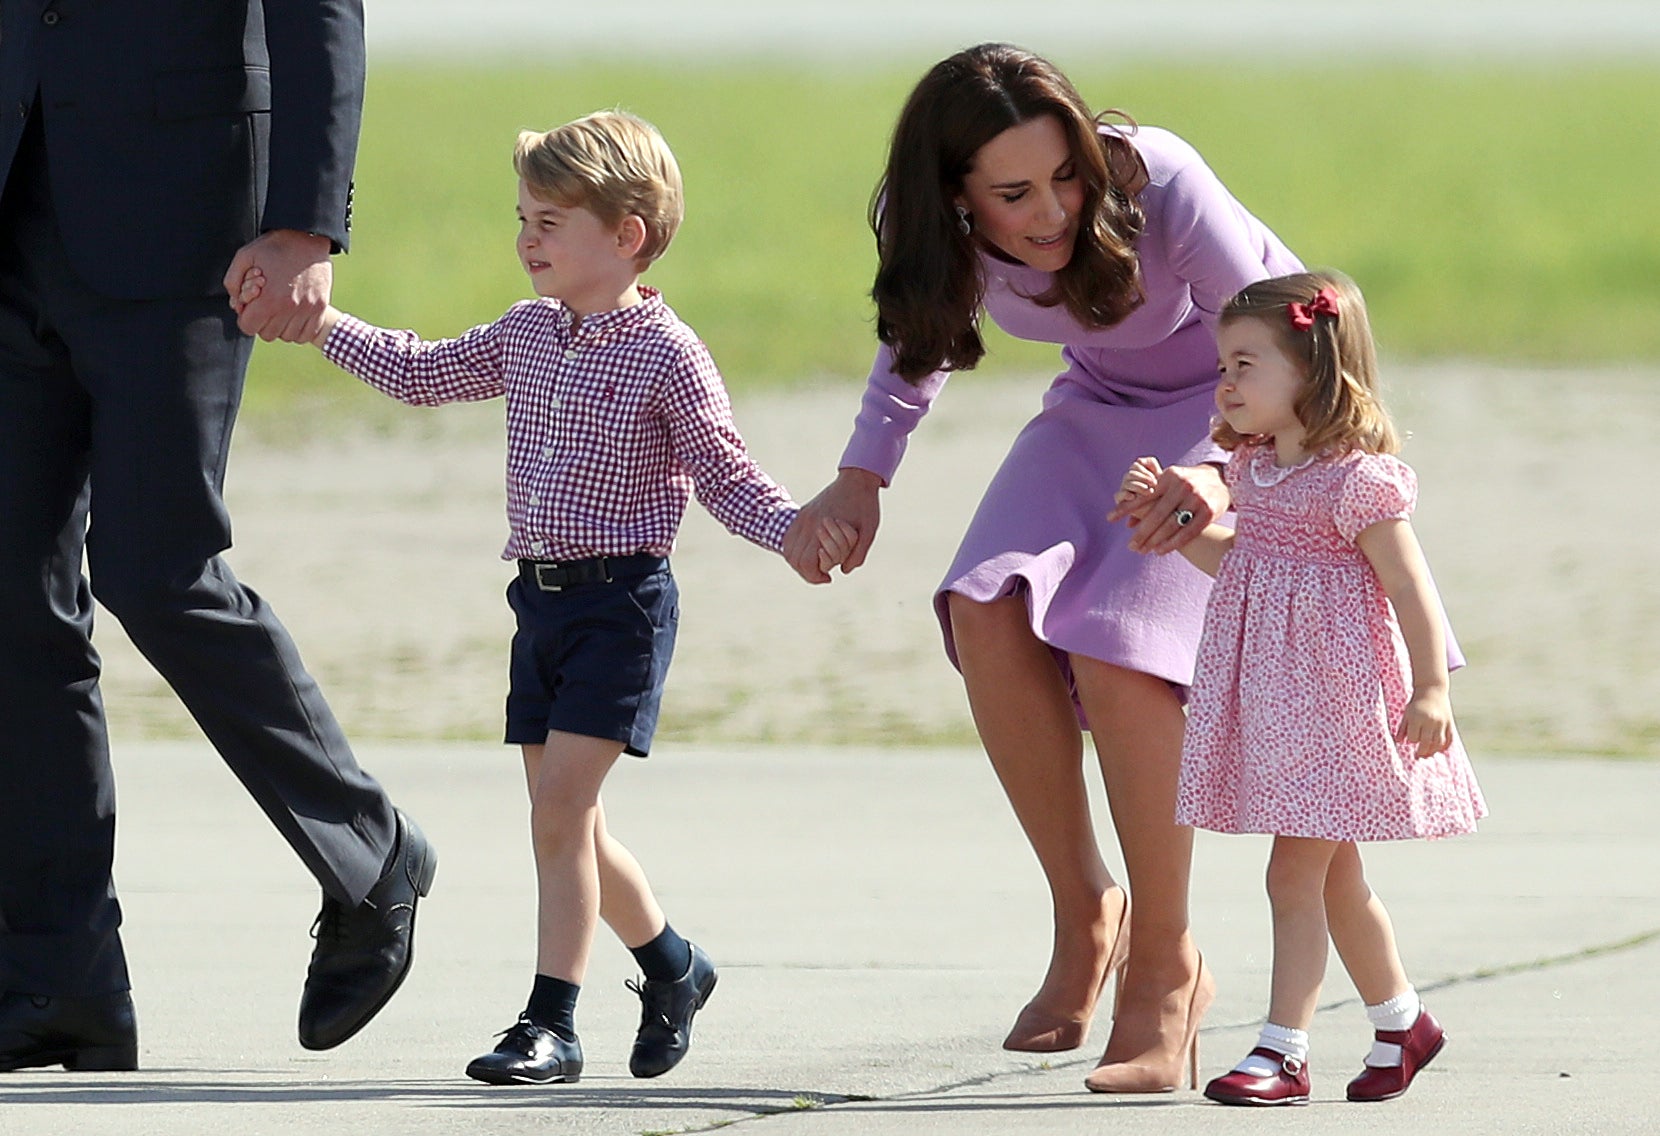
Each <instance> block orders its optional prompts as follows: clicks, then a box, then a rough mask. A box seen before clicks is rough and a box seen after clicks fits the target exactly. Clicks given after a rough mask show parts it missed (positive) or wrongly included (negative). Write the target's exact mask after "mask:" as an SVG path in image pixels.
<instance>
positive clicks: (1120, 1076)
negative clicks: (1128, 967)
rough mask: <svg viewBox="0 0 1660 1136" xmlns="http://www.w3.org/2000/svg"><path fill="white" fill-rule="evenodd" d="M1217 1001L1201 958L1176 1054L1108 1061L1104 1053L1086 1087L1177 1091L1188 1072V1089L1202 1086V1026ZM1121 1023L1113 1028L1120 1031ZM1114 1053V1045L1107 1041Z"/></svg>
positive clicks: (1117, 1090)
mask: <svg viewBox="0 0 1660 1136" xmlns="http://www.w3.org/2000/svg"><path fill="white" fill-rule="evenodd" d="M1215 998H1216V980H1215V979H1213V978H1212V977H1211V974H1210V969H1209V968H1208V967H1206V966H1205V959H1204V956H1203V955H1200V956H1199V968H1198V971H1197V972H1196V973H1195V974H1194V976H1193V985H1192V986H1191V987H1189V988H1188V991H1187V1014H1186V1021H1185V1022H1184V1024H1183V1030H1182V1040H1181V1043H1180V1045H1179V1046H1178V1047H1177V1048H1176V1050H1175V1052H1173V1053H1169V1054H1162V1053H1159V1052H1157V1051H1151V1052H1148V1053H1145V1054H1142V1055H1141V1056H1140V1057H1137V1058H1135V1059H1132V1060H1129V1061H1109V1060H1108V1059H1107V1057H1106V1054H1102V1056H1101V1063H1100V1064H1099V1065H1097V1066H1096V1067H1095V1069H1094V1070H1093V1071H1092V1072H1091V1073H1090V1074H1089V1076H1087V1077H1085V1078H1084V1087H1085V1088H1087V1089H1089V1091H1090V1092H1092V1093H1168V1092H1174V1091H1175V1089H1176V1088H1177V1087H1178V1086H1179V1085H1180V1084H1181V1082H1182V1079H1183V1078H1182V1073H1183V1072H1184V1066H1185V1072H1186V1073H1187V1078H1186V1079H1187V1087H1188V1088H1190V1089H1197V1088H1198V1087H1199V1023H1200V1022H1201V1021H1203V1020H1204V1017H1205V1011H1206V1010H1208V1009H1210V1004H1211V1002H1212V1001H1214V1000H1215ZM1117 1028H1118V1023H1117V1022H1116V1021H1115V1022H1114V1025H1113V1029H1114V1032H1116V1031H1117ZM1107 1051H1108V1052H1109V1053H1110V1052H1111V1051H1112V1042H1111V1041H1110V1040H1109V1041H1108V1042H1107Z"/></svg>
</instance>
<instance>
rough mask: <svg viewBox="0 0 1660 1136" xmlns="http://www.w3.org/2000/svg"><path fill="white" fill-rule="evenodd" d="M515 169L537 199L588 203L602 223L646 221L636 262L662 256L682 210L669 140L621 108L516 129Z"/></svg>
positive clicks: (681, 190)
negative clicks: (539, 128) (626, 219)
mask: <svg viewBox="0 0 1660 1136" xmlns="http://www.w3.org/2000/svg"><path fill="white" fill-rule="evenodd" d="M513 169H514V170H515V171H516V172H517V173H518V175H519V176H520V177H521V178H523V179H524V180H525V184H526V185H527V186H529V187H530V192H531V194H532V195H534V196H535V197H536V198H538V199H539V200H542V201H547V202H551V203H552V204H554V205H562V206H564V207H565V208H567V209H572V208H581V209H587V210H589V211H590V212H592V213H593V214H594V215H595V216H597V217H598V218H599V219H600V220H601V221H603V222H605V223H606V224H607V225H616V224H619V223H620V222H621V221H622V219H623V218H624V217H629V216H633V217H638V218H639V219H640V220H641V222H642V223H644V225H645V228H646V239H645V244H643V245H642V246H641V247H640V255H639V258H638V259H637V261H636V263H637V264H638V265H639V267H641V268H644V267H645V266H646V265H648V264H650V263H651V262H652V261H654V260H656V259H657V258H658V257H660V256H662V255H663V253H664V252H665V251H666V250H667V249H668V247H669V242H670V241H671V240H673V239H674V234H675V231H676V230H678V229H679V228H680V221H681V218H683V217H684V216H685V212H686V206H685V189H684V187H683V186H682V184H681V180H680V166H679V164H678V163H676V162H675V160H674V154H673V153H672V152H671V151H670V150H669V146H668V143H667V142H664V141H663V136H662V135H661V134H659V133H658V132H657V128H656V127H655V126H653V125H651V123H649V122H647V121H645V120H644V119H642V118H637V117H635V116H634V115H632V114H629V113H628V112H626V111H619V110H602V111H596V112H595V113H593V114H590V115H586V116H584V117H582V118H579V119H577V120H576V121H575V122H567V123H566V124H565V125H564V126H556V127H554V128H553V129H552V130H549V131H547V132H546V133H538V132H537V131H534V130H525V131H521V132H520V133H519V142H518V145H517V146H515V147H514V149H513Z"/></svg>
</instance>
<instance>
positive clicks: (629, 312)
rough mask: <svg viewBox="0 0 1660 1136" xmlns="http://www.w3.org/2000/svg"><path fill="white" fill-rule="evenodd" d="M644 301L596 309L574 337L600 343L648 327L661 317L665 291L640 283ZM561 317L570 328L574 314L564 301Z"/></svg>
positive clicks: (560, 312) (560, 311) (583, 322)
mask: <svg viewBox="0 0 1660 1136" xmlns="http://www.w3.org/2000/svg"><path fill="white" fill-rule="evenodd" d="M638 287H639V289H640V302H639V303H638V304H634V305H632V306H630V307H626V308H614V309H612V310H611V311H608V312H595V313H594V314H593V315H591V316H585V317H583V320H582V324H581V326H580V327H578V328H577V329H576V332H575V335H574V338H576V339H578V340H581V341H584V342H590V343H592V342H598V341H600V340H602V339H611V338H614V337H616V336H619V335H627V334H629V333H630V332H632V331H634V330H635V329H637V328H640V327H644V326H645V325H646V324H647V323H650V322H652V321H654V320H656V319H657V318H658V316H659V315H660V313H661V312H662V311H663V309H664V307H665V305H664V303H663V293H661V292H659V291H658V290H657V289H656V288H653V287H651V286H649V285H646V284H641V285H639V286H638ZM559 315H560V319H561V320H562V321H563V324H564V327H565V330H566V331H567V332H569V331H570V327H571V322H572V317H571V312H570V309H569V308H567V307H565V306H564V305H563V304H561V305H560V308H559Z"/></svg>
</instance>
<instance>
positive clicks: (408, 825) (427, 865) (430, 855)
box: [398, 812, 438, 899]
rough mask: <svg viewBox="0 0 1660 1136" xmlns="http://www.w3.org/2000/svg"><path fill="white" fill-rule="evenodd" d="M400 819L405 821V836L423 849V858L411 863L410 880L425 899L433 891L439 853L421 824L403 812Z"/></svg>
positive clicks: (399, 815) (417, 892)
mask: <svg viewBox="0 0 1660 1136" xmlns="http://www.w3.org/2000/svg"><path fill="white" fill-rule="evenodd" d="M398 819H400V820H401V821H402V822H403V827H404V838H405V839H406V840H409V841H411V842H412V843H413V844H415V845H416V846H417V847H419V848H420V850H421V858H420V859H419V860H417V861H416V862H415V863H413V864H411V865H409V882H410V883H411V884H412V885H414V888H415V893H416V894H417V895H419V896H420V897H421V898H422V899H425V898H426V897H427V895H428V893H430V892H431V891H432V880H433V877H434V876H436V875H437V874H438V853H437V852H435V851H433V848H432V845H431V844H430V843H428V842H427V838H426V834H425V833H423V832H422V831H421V829H420V826H419V825H417V824H416V823H415V822H414V821H412V820H410V819H409V818H408V817H406V816H404V815H403V813H401V812H400V813H399V814H398Z"/></svg>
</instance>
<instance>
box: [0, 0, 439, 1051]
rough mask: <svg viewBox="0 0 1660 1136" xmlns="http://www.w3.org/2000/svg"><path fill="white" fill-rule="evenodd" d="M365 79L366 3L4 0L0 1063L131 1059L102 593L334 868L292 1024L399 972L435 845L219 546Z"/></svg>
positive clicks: (298, 308) (355, 1012)
mask: <svg viewBox="0 0 1660 1136" xmlns="http://www.w3.org/2000/svg"><path fill="white" fill-rule="evenodd" d="M363 69H364V60H363V13H362V6H361V2H360V0H265V3H263V4H262V2H261V0H149V2H148V3H144V4H134V3H130V2H129V0H0V1071H4V1070H9V1069H20V1068H25V1067H29V1066H42V1065H59V1064H61V1065H63V1066H65V1067H66V1068H69V1069H77V1068H79V1069H131V1068H135V1067H136V1064H137V1030H136V1026H135V1024H134V1017H133V1009H132V1001H131V998H130V995H129V993H128V990H129V983H128V976H127V968H126V962H125V958H124V956H123V954H122V948H121V940H120V935H119V930H118V928H119V926H120V923H121V910H120V907H119V905H118V903H117V901H116V897H115V890H114V886H113V884H112V881H111V873H110V868H111V861H112V858H113V855H114V835H115V800H114V782H113V779H112V776H111V771H110V764H109V749H108V739H107V736H106V732H105V726H104V716H103V706H102V702H101V699H100V695H99V690H98V674H99V659H98V654H97V652H96V651H95V650H94V649H93V647H92V643H91V640H90V635H91V631H92V611H93V597H94V596H96V597H97V598H98V600H99V601H101V602H102V603H103V604H104V605H105V607H106V608H108V610H109V611H110V612H112V613H113V614H114V615H115V616H116V617H117V618H118V619H120V620H121V622H122V624H123V626H125V628H126V629H127V631H128V633H129V634H130V636H131V638H132V640H133V641H134V643H136V644H137V645H138V647H139V649H140V650H141V651H143V652H144V654H145V656H146V657H147V658H148V659H149V660H150V661H151V662H152V663H153V664H154V665H155V667H156V669H157V670H158V671H159V672H160V673H161V674H162V676H163V677H165V678H166V679H167V681H168V682H169V683H170V684H171V685H172V687H173V689H174V691H175V692H176V693H177V694H178V695H179V697H180V699H181V700H182V701H183V702H184V704H185V705H186V706H187V707H188V708H189V710H190V712H191V714H192V715H193V716H194V717H195V719H196V721H197V722H198V723H199V724H200V725H201V727H202V729H203V731H204V732H205V733H206V734H207V736H208V738H209V739H210V740H211V741H212V743H213V745H214V746H215V747H216V748H217V749H218V751H219V753H220V754H221V755H222V757H223V758H224V760H225V762H226V763H227V764H228V765H229V766H230V767H231V769H232V770H233V771H234V772H235V773H236V775H237V776H238V777H239V778H240V779H241V781H242V783H243V784H244V785H245V786H246V787H247V789H248V792H249V793H250V794H251V795H252V796H253V798H254V800H255V801H256V802H257V803H258V804H259V806H260V807H261V808H262V809H263V810H264V811H265V813H266V815H267V816H269V817H270V818H271V821H272V823H274V824H275V825H276V826H277V828H278V830H279V831H280V832H281V833H282V835H283V836H284V837H285V838H286V839H287V840H288V842H289V843H290V844H291V845H292V846H293V848H294V850H295V851H296V852H297V853H298V854H299V856H300V858H301V860H302V861H304V863H305V865H306V867H307V868H309V869H310V870H311V872H312V874H313V875H315V876H316V877H317V880H318V882H319V883H320V884H321V885H322V888H323V893H324V896H323V907H322V911H321V913H320V914H319V916H318V919H317V923H316V925H315V927H314V929H313V933H314V935H315V937H316V939H317V944H316V947H315V949H314V951H313V954H312V960H311V965H310V969H309V971H308V973H307V977H306V984H305V989H304V992H303V993H302V995H301V1001H300V1022H299V1033H300V1041H301V1043H302V1044H303V1045H305V1046H307V1047H308V1048H313V1049H323V1048H328V1047H330V1046H333V1045H338V1044H339V1043H340V1042H342V1041H344V1040H346V1038H348V1037H350V1036H351V1035H352V1034H353V1033H355V1032H356V1031H357V1030H358V1029H360V1028H361V1027H362V1026H363V1025H364V1024H365V1023H366V1022H367V1021H368V1020H369V1019H370V1018H371V1017H373V1016H374V1014H375V1013H376V1012H377V1011H378V1010H379V1009H380V1007H381V1006H382V1005H384V1004H385V1003H386V1001H387V999H389V998H390V997H391V996H392V993H393V992H394V991H395V990H396V989H397V986H398V984H399V983H400V982H401V981H402V979H403V976H404V974H405V973H406V972H407V970H408V966H409V962H410V958H411V937H412V935H413V931H414V915H415V904H416V901H417V899H418V898H419V897H420V896H423V895H425V894H426V893H427V889H428V888H429V887H430V885H431V882H432V874H433V871H434V869H435V867H436V863H437V860H436V857H435V856H434V854H433V852H432V849H431V847H430V846H429V845H428V844H427V842H426V840H425V839H424V838H423V837H422V835H421V833H420V831H419V829H417V828H416V827H415V826H414V825H413V824H411V823H410V822H409V821H408V820H407V819H406V818H405V817H404V816H403V814H401V813H399V812H398V811H396V810H395V809H394V808H393V807H392V804H391V802H390V801H389V800H388V799H387V796H386V793H385V791H384V790H383V789H382V788H381V787H380V785H379V784H378V783H377V782H376V781H375V780H374V779H373V778H372V777H370V776H369V775H368V774H367V773H365V772H364V771H363V770H362V769H360V768H359V767H358V765H357V762H356V760H355V759H354V758H353V756H352V753H351V750H350V748H349V747H348V746H347V743H346V739H345V737H344V736H343V735H342V732H341V730H340V727H339V725H338V724H337V723H336V721H335V719H334V716H333V715H332V713H331V712H330V711H329V708H328V706H327V704H326V703H325V702H324V700H323V697H322V695H321V694H320V693H319V692H318V690H317V686H316V684H315V683H314V682H313V681H312V679H311V677H310V676H309V675H308V674H307V673H306V672H305V670H304V668H303V667H302V665H301V662H300V658H299V655H298V653H297V651H296V650H295V647H294V644H293V642H292V641H291V640H290V638H289V636H288V634H287V632H286V631H284V629H283V627H282V625H281V624H280V623H278V622H277V619H276V617H275V616H274V615H273V614H272V613H271V611H270V609H269V608H268V607H266V605H265V604H264V602H263V601H262V600H261V599H260V598H259V597H258V596H257V595H255V594H254V593H253V592H252V591H250V590H249V589H247V588H245V587H244V586H243V585H242V584H240V583H239V582H238V581H237V580H236V578H235V577H234V576H233V575H232V574H231V571H230V569H229V567H227V566H226V564H225V562H224V561H223V560H222V559H220V553H222V552H223V551H224V550H225V549H227V548H228V547H229V546H230V523H229V518H228V517H227V516H226V513H225V507H224V503H223V501H222V500H221V496H220V494H221V490H222V487H223V475H224V468H225V458H226V453H227V449H228V447H229V443H230V435H231V426H232V423H233V422H234V420H235V417H236V411H237V406H238V403H239V401H240V397H241V391H242V380H243V373H244V370H245V368H246V366H247V362H248V357H249V354H250V353H251V351H252V339H251V336H252V335H255V334H257V335H260V336H262V337H264V338H266V339H275V338H283V339H290V340H304V339H306V338H309V335H310V334H311V332H312V331H314V330H315V327H316V324H317V320H318V318H319V316H320V313H321V311H322V309H323V306H324V305H325V304H326V303H327V301H328V298H329V292H330V285H331V282H332V272H331V268H330V261H329V256H330V253H331V252H336V251H342V250H344V248H345V245H346V240H347V222H348V215H349V212H350V178H351V170H352V163H353V161H354V159H355V155H356V148H357V132H358V123H359V119H360V115H361V108H362V96H363ZM249 265H257V266H259V267H260V268H261V269H262V271H263V272H264V273H265V277H266V279H267V281H269V282H271V283H270V284H268V285H267V288H266V291H265V294H264V295H263V296H262V297H261V301H260V302H259V303H257V304H255V305H252V306H250V307H249V308H248V309H247V310H246V311H244V312H243V313H242V315H241V317H240V319H238V317H237V316H235V315H234V314H233V313H232V312H231V310H230V308H229V306H228V304H227V298H226V295H225V291H224V283H223V282H224V280H225V279H226V278H227V277H229V278H233V279H235V280H238V281H239V280H240V278H241V274H242V270H243V269H244V268H245V267H247V266H249ZM273 285H274V286H273ZM238 324H240V327H239V326H238ZM89 514H90V525H89ZM83 552H84V554H85V558H86V563H87V567H88V573H89V575H90V578H91V580H90V586H89V583H88V580H87V578H86V577H84V576H83V575H82V574H81V565H82V557H83ZM229 852H231V850H229V849H227V853H229ZM179 867H180V870H181V871H184V870H187V868H188V866H187V865H183V864H181V865H180V866H179Z"/></svg>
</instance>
